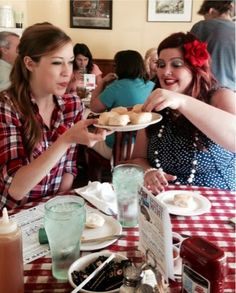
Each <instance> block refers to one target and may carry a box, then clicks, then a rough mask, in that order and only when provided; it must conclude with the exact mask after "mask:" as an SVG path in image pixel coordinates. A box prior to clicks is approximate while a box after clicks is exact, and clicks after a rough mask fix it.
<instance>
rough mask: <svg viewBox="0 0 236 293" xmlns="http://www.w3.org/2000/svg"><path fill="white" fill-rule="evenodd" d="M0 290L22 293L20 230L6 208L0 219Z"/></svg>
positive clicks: (7, 292)
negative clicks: (11, 219)
mask: <svg viewBox="0 0 236 293" xmlns="http://www.w3.org/2000/svg"><path fill="white" fill-rule="evenodd" d="M0 292H2V293H3V292H4V293H24V270H23V256H22V238H21V230H20V228H19V227H18V226H17V224H16V223H15V222H13V221H10V220H9V217H8V213H7V209H6V208H4V209H3V213H2V218H1V219H0Z"/></svg>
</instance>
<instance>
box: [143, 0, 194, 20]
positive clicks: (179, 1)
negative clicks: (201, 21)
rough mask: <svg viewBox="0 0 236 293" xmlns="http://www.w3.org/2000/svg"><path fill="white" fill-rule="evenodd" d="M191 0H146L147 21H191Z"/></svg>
mask: <svg viewBox="0 0 236 293" xmlns="http://www.w3.org/2000/svg"><path fill="white" fill-rule="evenodd" d="M191 19H192V0H148V21H168V22H170V21H173V22H176V21H185V22H188V21H191Z"/></svg>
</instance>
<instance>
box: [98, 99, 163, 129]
mask: <svg viewBox="0 0 236 293" xmlns="http://www.w3.org/2000/svg"><path fill="white" fill-rule="evenodd" d="M142 106H143V104H137V105H135V106H133V107H131V108H126V107H115V108H112V109H111V111H109V112H103V113H101V114H100V116H99V118H98V123H97V124H94V126H96V127H99V128H105V129H108V130H113V131H135V130H139V129H143V128H145V127H147V126H149V125H151V124H155V123H158V122H159V121H161V119H162V116H161V115H160V114H158V113H153V112H143V111H142Z"/></svg>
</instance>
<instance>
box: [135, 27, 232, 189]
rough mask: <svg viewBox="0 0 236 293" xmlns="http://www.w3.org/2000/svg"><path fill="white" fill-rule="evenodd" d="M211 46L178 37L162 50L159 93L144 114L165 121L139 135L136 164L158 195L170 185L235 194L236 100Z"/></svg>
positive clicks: (151, 98)
mask: <svg viewBox="0 0 236 293" xmlns="http://www.w3.org/2000/svg"><path fill="white" fill-rule="evenodd" d="M210 64H211V60H210V55H209V53H208V52H207V44H206V43H202V42H200V41H199V40H198V39H197V38H196V37H195V36H194V35H193V34H191V33H186V34H185V33H181V32H180V33H175V34H172V35H170V36H169V37H167V38H166V39H164V40H163V41H162V42H161V43H160V45H159V47H158V60H157V77H158V85H157V87H158V88H157V89H156V90H155V91H153V92H152V93H151V95H150V96H149V97H148V99H147V100H146V102H145V104H144V106H143V110H145V111H158V112H160V113H161V114H162V116H163V119H162V121H161V122H160V123H157V124H154V125H152V126H150V127H148V128H147V129H145V130H140V131H139V132H138V135H137V140H136V144H135V148H134V152H133V159H132V162H133V163H136V164H140V165H141V166H142V167H143V168H144V170H145V175H144V183H145V186H146V187H147V188H149V189H150V190H151V191H152V192H153V193H154V194H158V193H159V192H161V191H163V190H164V187H165V186H166V185H168V183H171V184H184V185H188V184H190V185H198V186H209V187H216V188H222V189H228V190H235V137H236V117H235V114H236V113H235V112H236V110H235V96H234V93H233V91H231V90H229V89H226V88H221V87H220V86H219V84H218V82H217V81H216V80H215V78H214V76H213V74H212V72H211V68H210Z"/></svg>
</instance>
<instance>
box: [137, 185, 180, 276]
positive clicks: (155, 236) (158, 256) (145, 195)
mask: <svg viewBox="0 0 236 293" xmlns="http://www.w3.org/2000/svg"><path fill="white" fill-rule="evenodd" d="M139 249H140V250H141V251H142V252H143V253H144V255H145V256H146V261H148V263H149V264H150V265H151V266H152V267H153V268H154V270H156V271H158V272H160V273H161V274H162V275H163V277H164V278H165V280H166V281H168V278H170V279H172V280H174V279H175V277H174V264H173V251H172V249H173V248H172V228H171V221H170V215H169V213H168V210H167V208H166V206H165V205H163V204H162V203H161V202H160V201H158V196H157V197H155V196H154V195H153V194H152V193H151V192H150V191H148V190H147V189H146V188H145V187H141V188H140V190H139Z"/></svg>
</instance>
